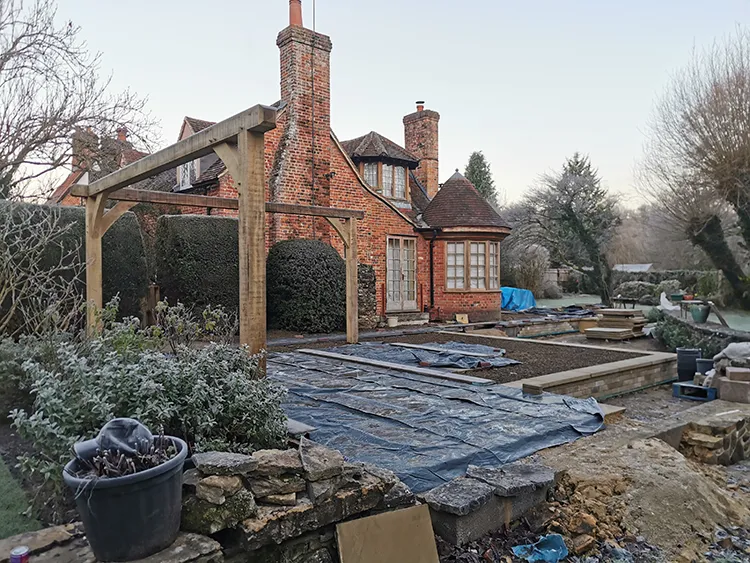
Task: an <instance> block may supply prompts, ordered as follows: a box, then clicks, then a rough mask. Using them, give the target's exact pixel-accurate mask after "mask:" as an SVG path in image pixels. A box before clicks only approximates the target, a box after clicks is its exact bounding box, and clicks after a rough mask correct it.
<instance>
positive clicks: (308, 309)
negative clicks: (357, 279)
mask: <svg viewBox="0 0 750 563" xmlns="http://www.w3.org/2000/svg"><path fill="white" fill-rule="evenodd" d="M266 268H267V272H268V281H267V307H268V324H269V327H271V328H280V329H284V330H293V331H297V332H308V333H317V332H334V331H337V330H343V329H344V328H345V327H346V265H345V263H344V259H343V258H341V256H339V253H338V252H336V250H335V249H334V248H333V247H332V246H330V245H327V244H325V243H323V242H320V241H317V240H287V241H282V242H279V243H277V244H275V245H274V246H273V247H272V248H271V250H270V252H269V253H268V262H267V265H266Z"/></svg>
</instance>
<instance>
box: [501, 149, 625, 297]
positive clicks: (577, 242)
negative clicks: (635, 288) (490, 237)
mask: <svg viewBox="0 0 750 563" xmlns="http://www.w3.org/2000/svg"><path fill="white" fill-rule="evenodd" d="M522 209H523V212H522V214H521V216H520V217H519V218H518V226H516V231H515V233H514V236H515V237H516V240H517V241H518V242H519V243H522V244H527V245H529V244H539V245H541V246H543V247H544V248H546V249H547V250H548V251H549V253H550V259H551V260H552V261H553V262H559V263H561V264H565V265H566V266H569V267H570V268H572V269H574V270H577V271H579V272H580V273H581V274H583V275H584V276H586V277H587V278H588V279H589V280H590V281H591V283H592V284H593V285H594V287H596V288H597V291H598V293H599V296H600V297H601V299H602V302H603V303H605V304H607V305H609V304H611V302H612V265H611V264H610V261H609V259H608V257H607V252H608V249H609V245H610V243H611V241H612V239H613V237H614V234H615V232H616V230H617V228H618V227H619V225H620V215H619V211H618V204H617V199H616V198H615V197H614V196H612V195H611V194H609V193H608V192H607V190H606V189H605V188H604V187H603V186H602V185H601V181H600V179H599V176H598V173H597V172H596V170H595V169H593V168H592V167H591V163H590V162H589V159H588V157H583V156H581V155H579V154H578V153H576V154H575V155H573V157H572V158H570V159H568V160H567V161H566V163H565V165H564V167H563V170H562V171H561V172H560V173H559V174H551V175H549V174H548V175H545V176H543V177H542V179H541V182H540V183H539V185H537V186H535V187H534V188H532V189H531V190H530V191H529V192H528V193H527V194H526V197H525V198H524V200H523V204H522Z"/></svg>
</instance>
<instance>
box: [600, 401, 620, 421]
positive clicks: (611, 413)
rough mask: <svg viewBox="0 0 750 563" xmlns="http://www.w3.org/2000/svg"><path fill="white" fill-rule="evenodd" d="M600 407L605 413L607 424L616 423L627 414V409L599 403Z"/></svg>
mask: <svg viewBox="0 0 750 563" xmlns="http://www.w3.org/2000/svg"><path fill="white" fill-rule="evenodd" d="M599 406H600V407H601V409H602V412H603V413H604V422H605V423H607V424H611V423H612V422H615V421H616V420H618V419H619V418H620V417H621V416H622V415H623V414H624V413H625V410H626V409H625V407H618V406H615V405H608V404H606V403H599Z"/></svg>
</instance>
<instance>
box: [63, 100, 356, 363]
mask: <svg viewBox="0 0 750 563" xmlns="http://www.w3.org/2000/svg"><path fill="white" fill-rule="evenodd" d="M275 126H276V111H275V110H274V109H273V108H268V107H265V106H255V107H253V108H250V109H248V110H246V111H244V112H242V113H240V114H237V115H236V116H234V117H231V118H229V119H227V120H224V121H222V122H220V123H217V124H215V125H213V126H211V127H208V128H206V129H204V130H203V131H200V132H198V133H196V134H195V135H191V136H190V137H188V138H186V139H183V140H182V141H179V142H178V143H176V144H174V145H170V146H169V147H167V148H165V149H162V150H160V151H158V152H156V153H154V154H151V155H148V156H146V157H144V158H142V159H140V160H137V161H136V162H134V163H132V164H130V165H128V166H125V167H124V168H121V169H119V170H117V171H115V172H113V173H112V174H109V175H107V176H105V177H103V178H101V179H99V180H97V181H95V182H93V183H92V184H91V185H89V186H85V185H77V186H74V187H73V189H72V190H71V193H72V194H73V195H74V196H76V197H82V198H84V199H85V200H86V301H87V305H88V309H87V318H86V322H87V331H88V332H89V333H94V332H96V331H97V330H99V328H100V327H99V323H100V316H99V313H98V311H99V310H100V309H101V308H102V305H103V297H102V236H103V235H104V233H106V232H107V229H109V228H110V227H111V226H112V224H113V223H114V222H115V221H116V220H117V219H119V218H120V217H121V216H122V215H123V214H124V213H125V212H126V211H128V210H129V209H131V208H132V207H133V206H135V205H137V204H138V203H156V204H167V205H177V206H180V205H183V206H198V207H207V208H208V207H210V208H214V209H236V210H238V211H239V213H238V216H239V217H238V229H239V231H238V234H239V278H240V279H239V284H240V287H239V291H240V311H239V313H240V316H239V320H240V343H241V344H243V345H247V346H248V348H249V350H250V352H252V353H253V354H257V353H259V352H260V351H261V350H263V349H265V347H266V241H265V228H266V213H285V214H290V215H307V216H312V217H325V218H326V219H327V220H328V222H329V223H330V224H331V225H332V226H333V228H334V229H335V231H336V232H337V233H338V235H339V236H340V237H341V239H342V240H343V242H344V249H345V250H344V251H345V258H346V339H347V341H348V342H351V343H356V342H357V341H358V339H359V331H358V326H357V323H358V310H357V309H358V306H357V303H358V297H359V295H358V293H359V290H358V283H357V219H362V218H363V217H364V212H362V211H358V210H354V209H336V208H332V207H318V206H311V205H295V204H288V203H273V202H266V201H265V142H264V133H265V132H266V131H269V130H270V129H273V128H274V127H275ZM211 152H215V153H216V154H217V155H218V156H219V158H221V160H222V161H223V162H224V164H225V165H226V167H227V170H228V171H229V173H230V174H231V176H232V178H233V179H234V181H235V184H236V187H237V193H238V199H228V198H221V197H209V196H200V195H194V194H181V193H165V192H152V191H147V190H137V189H132V188H128V186H130V185H132V184H135V183H137V182H139V181H141V180H145V179H146V178H150V177H151V176H153V175H155V174H158V173H160V172H164V171H165V170H169V169H171V168H175V167H177V166H179V165H180V164H184V163H186V162H190V161H191V160H194V159H196V158H199V157H201V156H205V155H206V154H209V153H211ZM110 199H111V200H114V201H117V202H118V203H117V204H116V205H115V206H114V207H112V208H111V209H110V210H109V211H106V212H105V207H106V203H107V201H108V200H110ZM262 367H263V368H265V366H262Z"/></svg>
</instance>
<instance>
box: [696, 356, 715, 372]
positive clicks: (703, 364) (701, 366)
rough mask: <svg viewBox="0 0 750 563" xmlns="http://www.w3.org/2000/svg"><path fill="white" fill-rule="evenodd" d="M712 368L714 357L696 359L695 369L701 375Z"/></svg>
mask: <svg viewBox="0 0 750 563" xmlns="http://www.w3.org/2000/svg"><path fill="white" fill-rule="evenodd" d="M712 369H714V361H713V358H698V359H697V360H695V371H696V372H698V373H700V374H701V375H706V374H707V373H708V372H709V371H711V370H712Z"/></svg>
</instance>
